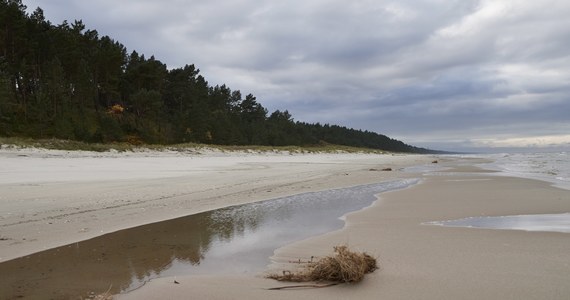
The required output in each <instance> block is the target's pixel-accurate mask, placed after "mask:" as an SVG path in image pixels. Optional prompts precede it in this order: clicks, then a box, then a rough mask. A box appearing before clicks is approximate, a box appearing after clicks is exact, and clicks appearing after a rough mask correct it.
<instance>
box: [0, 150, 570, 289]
mask: <svg viewBox="0 0 570 300" xmlns="http://www.w3.org/2000/svg"><path fill="white" fill-rule="evenodd" d="M432 160H434V157H432V156H416V155H372V154H305V155H299V154H297V155H288V154H287V155H284V154H282V153H281V154H275V153H274V154H267V153H265V154H259V153H257V154H256V153H253V154H252V153H249V154H247V153H241V154H239V155H238V154H236V153H232V154H228V153H209V154H202V155H196V154H192V155H190V154H179V153H170V154H165V153H162V154H153V153H132V154H129V155H125V154H114V155H111V154H108V155H100V154H90V155H85V154H82V155H74V154H68V153H58V152H53V151H52V152H41V151H29V152H22V151H13V150H5V149H4V150H3V152H2V153H1V155H0V168H1V169H0V179H1V180H0V189H1V191H2V193H1V196H0V197H1V198H0V208H1V209H0V212H1V215H0V235H1V237H2V240H1V241H0V245H1V247H0V257H1V260H0V262H2V261H7V260H9V259H12V258H16V257H20V256H24V255H27V254H30V253H34V252H37V251H40V250H43V249H47V248H53V247H55V246H59V245H64V244H68V243H71V242H75V241H78V240H84V239H88V238H91V237H94V236H98V235H101V234H103V233H107V232H111V231H116V230H119V229H123V228H128V227H133V226H136V225H140V224H146V223H150V222H156V221H160V220H167V219H172V218H175V217H178V216H183V215H188V214H192V213H197V212H201V211H207V210H211V209H216V208H220V207H225V206H229V205H234V204H239V203H246V202H252V201H259V200H264V199H272V198H276V197H280V196H285V195H292V194H298V193H302V192H307V191H318V190H326V189H331V188H339V187H348V186H355V185H360V184H367V183H375V182H381V181H385V180H389V179H393V178H411V177H415V178H421V179H422V182H421V183H420V184H417V185H415V186H412V187H410V188H407V189H404V190H399V191H394V192H388V193H382V194H380V198H379V200H378V201H377V202H376V203H375V204H374V205H373V206H371V207H369V208H367V209H364V210H361V211H357V212H353V213H350V214H349V215H347V216H346V226H345V227H344V228H343V229H342V230H339V231H335V232H331V233H328V234H325V235H321V236H317V237H313V238H309V239H306V240H302V241H298V242H295V243H292V244H289V245H287V246H285V247H282V248H280V249H276V250H275V253H274V256H273V257H272V261H273V264H272V265H270V266H268V268H267V270H266V273H268V272H278V271H281V270H283V269H286V268H294V267H295V265H293V264H290V263H289V261H292V260H298V259H308V258H310V257H311V256H324V255H328V254H330V253H331V252H332V247H333V246H335V245H340V244H344V245H348V246H350V247H351V248H353V249H356V250H361V251H366V252H368V253H371V254H373V255H375V256H377V257H378V259H379V261H380V267H381V269H380V270H377V271H376V272H374V273H373V274H370V275H367V277H366V278H365V280H364V281H363V282H361V283H358V284H345V285H338V286H333V287H327V288H321V289H299V290H282V291H271V290H268V288H271V287H276V286H283V285H287V284H286V283H285V284H284V283H281V282H276V281H273V280H269V279H265V278H263V275H264V274H258V275H256V276H251V275H247V276H235V275H227V276H226V275H215V276H212V275H208V276H177V277H175V278H173V277H163V278H159V279H154V280H152V281H150V282H149V283H147V284H146V285H144V286H143V287H141V288H139V289H137V290H135V291H132V292H130V293H127V294H122V295H118V296H116V298H118V299H186V298H189V297H191V298H195V299H291V298H298V299H568V297H569V295H570V286H569V285H568V284H567V281H568V278H570V251H568V250H570V235H568V234H566V233H554V232H527V231H515V230H489V229H475V228H452V227H442V226H433V225H425V223H426V222H432V221H444V220H453V219H460V218H465V217H474V216H502V215H516V214H543V213H567V212H570V200H569V199H570V191H568V190H563V189H559V188H555V187H552V186H551V185H550V184H548V183H545V182H541V181H536V180H530V179H522V178H514V177H505V176H496V175H495V174H493V173H492V172H490V171H485V170H482V169H480V168H478V167H476V166H475V165H476V164H478V163H481V162H482V161H481V160H475V159H464V158H453V159H451V158H445V159H439V162H440V163H439V164H438V166H442V167H447V169H445V170H442V171H438V172H435V173H434V172H432V173H422V172H420V173H410V172H403V171H402V168H404V167H406V166H413V165H429V164H430V163H431V161H432ZM38 166H40V167H38ZM85 166H89V167H88V168H86V167H85ZM387 167H389V168H392V169H393V170H394V171H391V172H382V171H378V170H381V169H382V168H387ZM86 172H87V173H89V174H88V175H87V174H85V173H86ZM175 280H176V282H178V284H175V283H174V281H175Z"/></svg>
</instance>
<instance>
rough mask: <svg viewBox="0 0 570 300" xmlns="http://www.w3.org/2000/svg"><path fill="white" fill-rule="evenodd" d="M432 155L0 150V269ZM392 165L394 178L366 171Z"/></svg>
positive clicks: (362, 180) (369, 176)
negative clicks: (38, 255) (148, 226)
mask: <svg viewBox="0 0 570 300" xmlns="http://www.w3.org/2000/svg"><path fill="white" fill-rule="evenodd" d="M431 159H432V156H426V155H399V154H396V155H390V154H295V155H290V154H289V153H249V154H248V153H205V154H200V155H195V154H189V153H177V152H172V153H167V154H165V153H163V152H157V153H156V152H150V153H148V152H144V153H128V154H122V153H103V154H101V153H93V152H68V151H54V150H41V149H40V150H38V149H25V150H24V151H22V150H21V149H2V151H0V191H1V193H0V263H1V262H5V261H8V260H11V259H14V258H18V257H23V256H26V255H29V254H32V253H35V252H39V251H43V250H47V249H52V248H55V247H58V246H63V245H67V244H70V243H73V242H77V241H83V240H88V239H91V238H93V237H97V236H100V235H103V234H106V233H110V232H115V231H118V230H121V229H125V228H131V227H136V226H139V225H143V224H149V223H155V222H159V221H164V220H169V219H174V218H178V217H182V216H187V215H191V214H196V213H200V212H204V211H210V210H214V209H217V208H222V207H227V206H233V205H239V204H244V203H250V202H256V201H262V200H267V199H274V198H278V197H283V196H288V195H293V194H299V193H304V192H311V191H320V190H327V189H331V188H340V187H349V186H355V185H361V184H368V183H374V182H378V181H382V180H388V179H390V178H396V177H401V176H404V177H405V176H407V175H406V174H403V172H400V171H397V170H398V169H401V168H404V167H407V166H411V165H417V164H427V163H429V162H430V160H431ZM385 167H391V168H393V169H394V170H396V171H393V172H380V171H371V170H373V169H374V170H377V169H378V170H379V169H381V168H385Z"/></svg>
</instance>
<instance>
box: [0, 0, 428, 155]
mask: <svg viewBox="0 0 570 300" xmlns="http://www.w3.org/2000/svg"><path fill="white" fill-rule="evenodd" d="M0 135H2V136H24V137H32V138H60V139H70V140H79V141H85V142H98V143H110V142H129V143H133V144H137V143H159V144H174V143H183V142H196V143H208V144H220V145H271V146H283V145H299V146H306V145H317V144H323V143H328V144H338V145H346V146H356V147H368V148H375V149H382V150H388V151H399V152H427V151H428V150H426V149H421V148H417V147H413V146H410V145H407V144H404V143H403V142H401V141H398V140H394V139H391V138H389V137H386V136H384V135H381V134H377V133H374V132H369V131H362V130H355V129H349V128H346V127H341V126H337V125H329V124H324V125H322V124H319V123H316V124H309V123H305V122H299V121H294V119H293V117H292V116H291V114H290V113H289V112H288V111H279V110H276V111H274V112H272V113H271V114H269V113H268V111H267V109H266V108H264V107H263V106H262V105H261V104H260V103H259V102H258V100H257V99H256V97H255V96H253V95H252V94H248V95H245V96H243V95H242V93H241V92H240V91H239V90H231V89H230V88H229V87H227V86H226V85H215V86H211V85H210V84H209V83H208V81H206V79H205V78H204V77H203V76H202V75H200V71H199V69H197V68H196V67H195V66H194V65H186V66H184V67H181V68H174V69H168V68H167V66H166V65H165V64H164V63H162V62H161V61H160V60H157V59H156V58H155V57H154V56H151V57H149V58H147V57H145V56H144V55H140V54H139V53H137V52H136V51H132V52H128V51H127V48H126V47H125V46H124V45H122V44H121V43H120V42H118V41H115V40H113V39H112V38H110V37H109V36H99V34H98V32H97V31H96V30H90V29H86V27H85V25H84V24H83V22H82V21H81V20H75V21H74V22H73V23H69V22H67V21H64V22H62V24H59V25H54V24H51V22H49V21H47V20H46V19H45V17H44V13H43V10H42V9H41V8H39V7H38V8H37V9H36V10H35V11H34V12H33V13H31V14H28V13H27V12H26V6H25V5H24V4H23V3H22V1H21V0H1V1H0Z"/></svg>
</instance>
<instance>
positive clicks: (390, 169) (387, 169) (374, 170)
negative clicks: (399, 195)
mask: <svg viewBox="0 0 570 300" xmlns="http://www.w3.org/2000/svg"><path fill="white" fill-rule="evenodd" d="M368 171H371V172H377V171H393V169H392V168H383V169H380V170H379V169H375V168H372V169H369V170H368Z"/></svg>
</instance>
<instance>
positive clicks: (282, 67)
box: [24, 0, 570, 151]
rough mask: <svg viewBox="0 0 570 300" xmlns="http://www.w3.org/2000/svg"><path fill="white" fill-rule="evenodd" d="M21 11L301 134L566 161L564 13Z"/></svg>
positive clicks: (245, 7) (569, 128)
mask: <svg viewBox="0 0 570 300" xmlns="http://www.w3.org/2000/svg"><path fill="white" fill-rule="evenodd" d="M24 4H26V5H27V6H28V11H29V12H31V11H33V10H34V9H35V8H36V7H38V6H39V7H41V8H42V9H43V10H44V13H45V16H46V18H47V19H48V20H50V21H51V22H52V23H54V24H60V23H61V22H62V21H63V20H69V21H70V22H72V21H73V20H75V19H82V20H83V21H84V23H85V25H86V26H87V28H89V29H96V30H97V31H98V32H99V34H100V35H109V36H110V37H112V38H114V39H116V40H118V41H120V42H121V43H123V44H124V45H125V46H126V47H127V49H128V50H129V52H130V51H132V50H136V51H137V52H139V53H142V54H145V56H147V57H149V56H150V55H155V57H156V58H157V59H159V60H161V61H162V62H164V63H166V64H167V65H168V66H169V68H176V67H181V66H184V65H185V64H195V65H196V67H198V68H199V69H200V70H201V74H202V75H203V76H204V77H205V78H206V79H207V80H208V81H209V83H210V84H211V85H216V84H227V85H228V86H229V87H230V88H231V89H232V90H241V91H242V94H244V95H245V94H248V93H252V94H254V95H255V96H256V97H257V99H258V100H259V102H260V103H262V105H263V106H265V107H267V108H268V109H269V110H270V112H271V111H274V110H276V109H279V110H285V109H287V110H289V111H290V112H291V113H292V114H293V117H294V118H295V119H296V120H299V121H306V122H321V123H331V124H339V125H344V126H348V127H353V128H358V129H363V130H370V131H375V132H378V133H382V134H386V135H388V136H390V137H392V138H396V139H399V140H403V141H404V142H406V143H408V144H412V145H416V146H423V147H430V148H435V149H443V150H464V151H466V150H479V151H488V150H494V151H502V150H504V149H501V148H497V147H507V148H510V147H531V148H533V149H532V150H544V149H546V148H544V147H548V148H550V149H552V148H556V149H559V150H570V96H569V95H570V17H569V16H570V1H567V0H559V1H557V0H541V1H533V0H480V1H475V0H397V1H396V0H394V1H385V0H351V1H346V0H326V1H325V0H301V1H299V0H287V1H275V0H212V1H202V0H200V1H198V0H161V1H158V0H121V1H117V0H97V1H84V0H34V1H31V0H24ZM535 148H540V149H535Z"/></svg>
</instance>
